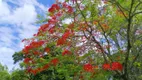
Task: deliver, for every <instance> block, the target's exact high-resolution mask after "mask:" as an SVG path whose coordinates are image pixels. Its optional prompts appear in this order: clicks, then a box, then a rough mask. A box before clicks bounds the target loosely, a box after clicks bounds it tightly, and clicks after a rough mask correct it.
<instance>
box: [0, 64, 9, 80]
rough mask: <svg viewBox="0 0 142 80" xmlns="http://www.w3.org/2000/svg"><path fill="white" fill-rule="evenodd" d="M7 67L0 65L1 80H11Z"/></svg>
mask: <svg viewBox="0 0 142 80" xmlns="http://www.w3.org/2000/svg"><path fill="white" fill-rule="evenodd" d="M7 70H8V69H7V67H6V66H3V65H1V64H0V78H1V80H11V77H10V74H9V73H8V71H7Z"/></svg>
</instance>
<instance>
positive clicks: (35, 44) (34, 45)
mask: <svg viewBox="0 0 142 80" xmlns="http://www.w3.org/2000/svg"><path fill="white" fill-rule="evenodd" d="M44 43H45V41H33V42H31V43H30V44H29V45H27V46H25V48H24V49H23V52H24V53H25V54H28V53H29V51H30V50H32V49H34V48H38V47H40V46H42V45H43V44H44Z"/></svg>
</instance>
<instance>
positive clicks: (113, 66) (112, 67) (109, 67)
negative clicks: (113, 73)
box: [102, 62, 123, 71]
mask: <svg viewBox="0 0 142 80" xmlns="http://www.w3.org/2000/svg"><path fill="white" fill-rule="evenodd" d="M102 67H103V69H104V70H119V71H122V70H123V66H122V64H121V63H119V62H113V63H112V64H103V66H102Z"/></svg>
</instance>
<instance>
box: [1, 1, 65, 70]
mask: <svg viewBox="0 0 142 80" xmlns="http://www.w3.org/2000/svg"><path fill="white" fill-rule="evenodd" d="M61 1H63V0H61ZM54 2H55V0H0V63H2V64H3V65H7V66H8V68H9V70H11V69H12V68H14V67H15V68H17V67H18V64H17V65H14V64H13V59H12V55H13V54H14V52H17V51H20V50H22V48H23V46H24V44H23V43H22V42H21V40H22V39H24V38H30V37H32V35H33V34H34V33H36V32H37V29H38V28H39V26H37V25H36V24H35V22H36V20H37V14H44V13H45V12H46V11H47V10H48V8H49V7H50V6H51V5H52V4H53V3H54Z"/></svg>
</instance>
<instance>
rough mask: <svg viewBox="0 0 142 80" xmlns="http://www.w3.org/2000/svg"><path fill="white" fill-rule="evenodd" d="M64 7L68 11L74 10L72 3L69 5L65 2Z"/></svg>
mask: <svg viewBox="0 0 142 80" xmlns="http://www.w3.org/2000/svg"><path fill="white" fill-rule="evenodd" d="M62 5H63V7H64V8H66V9H67V12H68V13H72V12H73V8H72V7H71V6H70V5H67V4H66V3H65V2H64V3H63V4H62Z"/></svg>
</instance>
